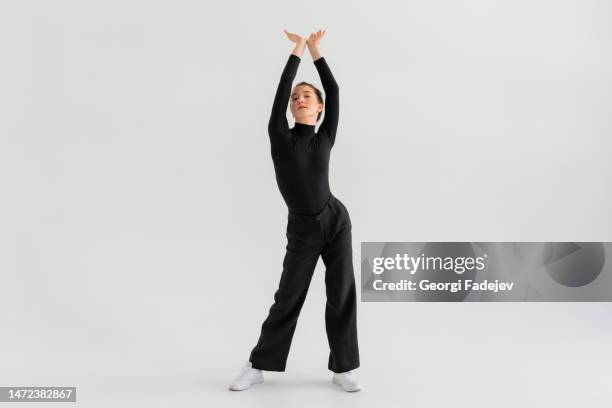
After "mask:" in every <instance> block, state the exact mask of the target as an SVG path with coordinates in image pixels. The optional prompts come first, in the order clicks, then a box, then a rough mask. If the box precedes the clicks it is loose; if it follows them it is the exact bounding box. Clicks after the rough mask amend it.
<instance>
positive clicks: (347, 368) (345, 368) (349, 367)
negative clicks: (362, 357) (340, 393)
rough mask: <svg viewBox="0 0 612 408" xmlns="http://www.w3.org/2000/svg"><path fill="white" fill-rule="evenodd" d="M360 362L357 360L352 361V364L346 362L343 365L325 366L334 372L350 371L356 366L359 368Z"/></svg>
mask: <svg viewBox="0 0 612 408" xmlns="http://www.w3.org/2000/svg"><path fill="white" fill-rule="evenodd" d="M359 366H360V364H359V361H357V362H355V363H352V364H347V365H345V366H336V367H332V366H331V365H329V366H327V368H328V369H329V370H330V371H333V372H334V373H336V374H340V373H346V372H347V371H351V370H354V369H356V368H359Z"/></svg>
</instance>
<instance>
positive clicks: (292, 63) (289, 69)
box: [268, 31, 306, 137]
mask: <svg viewBox="0 0 612 408" xmlns="http://www.w3.org/2000/svg"><path fill="white" fill-rule="evenodd" d="M285 33H287V31H285ZM287 36H288V37H289V39H290V40H291V41H293V42H294V43H295V48H294V49H293V52H292V53H291V55H289V59H288V60H287V63H286V64H285V69H284V70H283V73H282V74H281V78H280V82H279V84H278V88H277V89H276V95H275V96H274V102H273V103H272V113H271V114H270V120H269V121H268V134H269V135H270V137H275V136H278V135H286V134H287V132H289V123H288V122H287V106H288V104H289V97H290V96H291V86H292V85H293V80H294V79H295V75H296V74H297V69H298V66H299V65H300V61H301V58H302V54H304V48H305V47H306V40H305V39H303V38H302V37H300V36H298V35H296V34H291V33H287Z"/></svg>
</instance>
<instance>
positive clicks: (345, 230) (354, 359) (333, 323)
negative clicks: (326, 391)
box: [321, 201, 359, 373]
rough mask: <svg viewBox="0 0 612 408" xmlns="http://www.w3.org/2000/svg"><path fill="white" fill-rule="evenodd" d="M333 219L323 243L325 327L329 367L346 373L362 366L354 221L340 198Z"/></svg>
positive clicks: (334, 370)
mask: <svg viewBox="0 0 612 408" xmlns="http://www.w3.org/2000/svg"><path fill="white" fill-rule="evenodd" d="M335 206H337V207H336V210H337V211H333V212H334V213H335V214H336V216H335V217H333V218H334V219H333V220H330V222H329V224H328V227H329V230H328V233H329V237H330V240H329V241H328V242H327V243H326V245H325V246H324V247H323V250H322V252H321V257H322V259H323V262H324V263H325V267H326V270H325V287H326V293H327V303H326V306H325V328H326V329H327V339H328V342H329V347H330V353H329V363H328V368H329V369H330V370H331V371H333V372H335V373H343V372H346V371H350V370H353V369H355V368H357V367H359V346H358V341H357V293H356V289H355V275H354V271H353V250H352V237H351V223H350V219H349V216H348V212H347V210H346V208H345V207H344V206H343V205H342V204H339V202H338V201H336V204H335Z"/></svg>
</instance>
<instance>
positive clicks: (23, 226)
mask: <svg viewBox="0 0 612 408" xmlns="http://www.w3.org/2000/svg"><path fill="white" fill-rule="evenodd" d="M611 18H612V6H611V5H610V3H609V2H606V1H603V0H602V1H584V0H581V1H578V0H572V1H552V0H550V1H544V0H529V1H527V0H525V1H523V0H519V1H486V0H482V1H450V0H448V1H432V0H427V1H425V0H423V1H411V2H400V1H376V2H364V1H359V2H357V1H343V2H340V1H337V2H336V1H334V2H330V1H325V2H324V1H309V2H288V1H270V2H252V1H236V0H233V1H227V2H220V1H218V2H203V1H173V2H169V1H168V2H153V1H135V0H121V1H117V0H112V1H108V0H107V1H54V2H48V1H16V0H15V1H6V2H2V4H1V5H0V50H1V53H2V54H1V57H0V58H1V60H0V61H1V64H0V73H1V75H0V112H1V114H0V188H1V194H2V195H1V197H0V198H1V199H0V210H1V211H0V245H1V246H0V272H1V275H0V276H1V279H2V280H1V282H0V283H1V284H0V321H1V322H2V327H1V331H0V333H1V336H0V350H1V351H0V361H1V363H0V367H1V369H0V386H24V385H66V386H77V387H78V394H77V395H78V400H79V402H78V406H87V407H89V406H108V405H109V404H111V403H112V404H113V406H122V404H123V405H124V406H130V407H133V406H155V404H158V405H160V406H162V405H163V406H169V405H173V406H179V404H180V406H220V405H221V404H223V405H224V406H232V405H234V404H235V405H236V406H242V405H252V404H256V405H259V406H265V407H273V406H274V407H275V406H279V407H280V406H288V405H292V404H297V403H298V402H299V403H301V404H305V405H312V404H318V405H319V406H332V405H333V406H342V405H347V406H348V405H350V406H352V407H354V406H366V405H367V406H372V405H373V404H380V403H383V404H385V405H388V406H400V405H403V406H405V405H406V404H409V405H413V406H420V407H425V406H432V407H440V406H451V405H452V406H470V407H477V406H478V407H480V406H482V407H484V406H490V405H491V404H494V405H496V406H508V407H510V406H513V407H514V406H517V405H529V406H535V405H540V406H550V407H561V406H567V407H575V406H589V407H598V406H601V407H603V406H609V405H610V403H611V402H612V397H610V396H609V395H608V394H607V393H606V391H605V390H606V388H605V387H604V384H608V383H609V377H610V375H609V368H610V363H611V362H612V361H611V360H612V358H611V355H610V353H609V344H610V340H612V330H611V329H610V311H612V308H611V306H610V305H609V304H607V303H600V304H588V303H583V304H578V303H558V304H535V303H533V304H530V303H523V304H512V303H508V304H486V303H482V304H413V303H411V304H408V303H405V304H398V303H389V304H370V303H360V304H359V305H358V306H359V309H358V310H359V311H358V322H359V323H358V329H359V341H360V350H361V363H362V366H361V368H360V369H358V370H357V373H358V374H359V376H360V378H361V379H362V382H363V383H364V386H365V390H364V391H363V392H361V393H358V394H355V395H349V394H345V393H342V392H340V391H338V389H337V388H335V387H334V386H333V385H332V384H331V383H330V382H329V379H330V376H331V373H330V372H329V371H327V353H328V346H327V340H326V337H325V330H324V320H323V313H324V307H325V288H324V281H323V273H324V270H323V265H322V262H320V263H319V266H318V268H317V270H316V271H315V276H314V278H313V282H312V285H311V288H310V292H309V295H308V298H307V300H306V304H305V306H304V309H303V311H302V315H301V317H300V320H299V322H298V328H297V331H296V333H295V337H294V342H293V346H292V349H291V354H290V356H289V361H288V365H287V372H285V373H266V374H265V376H266V380H267V382H266V383H264V384H259V385H257V386H255V387H253V389H251V390H249V391H248V392H245V393H231V392H229V391H227V390H226V387H227V385H228V383H229V382H230V381H231V379H232V378H233V377H234V375H235V374H236V373H237V371H238V370H239V368H240V367H241V366H242V364H243V363H244V362H245V361H246V360H247V358H248V355H249V352H250V350H251V348H252V347H253V346H254V344H255V342H256V341H257V337H258V336H259V329H260V326H261V323H262V321H263V319H264V318H265V317H266V314H267V312H268V309H269V307H270V305H271V304H272V300H273V299H272V296H273V294H274V291H275V290H276V288H277V285H278V279H279V277H280V272H281V266H282V265H281V263H282V257H283V255H284V250H285V244H286V237H285V227H286V211H287V210H286V207H285V204H284V202H283V201H282V198H281V196H280V193H279V192H278V188H277V186H276V182H275V179H274V170H273V167H272V160H271V157H270V147H269V140H268V136H267V133H266V128H267V121H268V117H269V113H270V109H271V104H272V99H273V96H274V92H275V90H276V86H277V84H278V80H279V77H280V73H281V71H282V69H283V67H284V64H285V62H286V60H287V57H288V55H289V53H290V52H291V50H292V44H290V43H289V41H288V40H287V39H286V38H285V37H284V34H283V33H282V29H284V28H286V29H288V30H290V31H296V32H298V33H301V34H303V35H307V34H308V33H309V32H311V31H315V30H317V29H319V28H324V29H326V30H327V36H326V38H324V40H323V42H322V45H321V52H322V55H324V56H325V58H326V60H327V61H328V64H329V66H330V67H331V69H332V72H333V73H334V75H335V77H336V79H337V82H338V84H339V86H340V90H341V91H340V96H341V101H340V109H341V113H340V123H339V128H338V136H337V140H336V144H335V146H334V149H333V151H332V159H331V164H330V184H331V188H332V191H333V192H334V194H335V195H336V196H337V197H339V198H340V199H341V200H342V201H343V202H344V203H345V204H346V206H347V207H348V209H349V211H350V214H351V218H352V221H353V239H354V243H353V247H354V255H355V272H356V277H357V280H358V281H357V282H358V285H359V247H360V245H359V244H360V242H361V241H419V242H423V241H612V228H611V227H612V217H611V215H610V211H609V208H612V192H611V186H612V169H611V165H610V160H609V157H610V151H611V147H612V142H611V141H610V135H611V131H612V125H611V121H610V117H611V110H612V99H611V98H610V95H611V91H612V74H611V73H612V55H611V46H612V33H611V30H610V28H609V27H610V21H611ZM296 80H298V81H299V80H307V81H312V82H315V83H317V84H319V81H318V78H317V75H316V70H315V69H314V66H313V64H312V59H311V57H310V55H308V53H307V52H306V53H305V54H304V56H303V58H302V62H301V65H300V69H299V72H298V75H297V77H296ZM290 124H292V122H290ZM57 406H58V407H59V406H60V404H58V405H57ZM71 406H73V405H71Z"/></svg>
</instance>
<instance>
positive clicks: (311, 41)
mask: <svg viewBox="0 0 612 408" xmlns="http://www.w3.org/2000/svg"><path fill="white" fill-rule="evenodd" d="M326 32H327V31H326V30H319V31H317V32H316V33H311V34H310V36H309V37H308V40H306V44H308V47H318V46H319V42H320V41H321V38H323V37H325V33H326Z"/></svg>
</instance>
